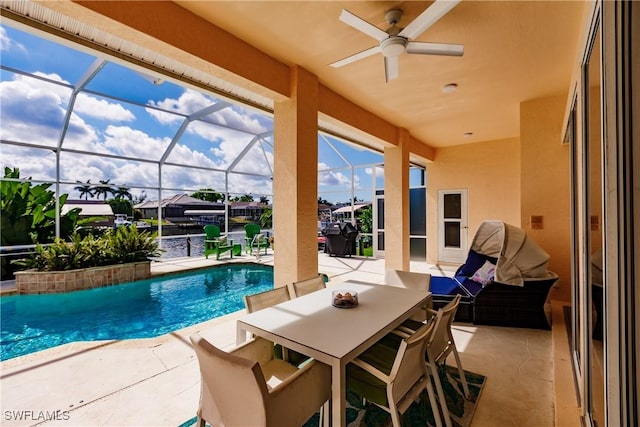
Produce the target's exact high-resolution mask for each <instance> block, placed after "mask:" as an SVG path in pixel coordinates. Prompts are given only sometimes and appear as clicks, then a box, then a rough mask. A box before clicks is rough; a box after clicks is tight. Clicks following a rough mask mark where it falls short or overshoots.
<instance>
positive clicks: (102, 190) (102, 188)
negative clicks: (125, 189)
mask: <svg viewBox="0 0 640 427" xmlns="http://www.w3.org/2000/svg"><path fill="white" fill-rule="evenodd" d="M109 181H111V180H110V179H107V180H100V184H99V185H96V186H94V187H93V194H95V196H96V197H97V198H100V196H102V198H103V199H104V200H107V196H108V195H109V194H113V189H112V188H111V184H109Z"/></svg>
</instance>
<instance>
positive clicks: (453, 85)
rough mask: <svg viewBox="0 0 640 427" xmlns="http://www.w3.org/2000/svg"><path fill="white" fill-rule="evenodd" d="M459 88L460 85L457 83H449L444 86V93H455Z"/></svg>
mask: <svg viewBox="0 0 640 427" xmlns="http://www.w3.org/2000/svg"><path fill="white" fill-rule="evenodd" d="M456 89H458V85H457V84H456V83H449V84H447V85H444V86H442V92H443V93H453V92H455V91H456Z"/></svg>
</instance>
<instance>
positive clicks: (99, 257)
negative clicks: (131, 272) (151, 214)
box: [13, 226, 162, 271]
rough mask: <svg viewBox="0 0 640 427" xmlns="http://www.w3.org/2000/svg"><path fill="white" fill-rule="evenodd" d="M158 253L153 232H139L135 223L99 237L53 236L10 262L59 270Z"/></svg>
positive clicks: (136, 259)
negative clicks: (28, 253) (46, 243)
mask: <svg viewBox="0 0 640 427" xmlns="http://www.w3.org/2000/svg"><path fill="white" fill-rule="evenodd" d="M161 252H162V250H161V249H160V248H159V247H158V243H157V242H156V240H155V234H151V233H146V232H144V233H141V232H139V231H138V229H137V228H136V227H135V226H133V227H118V228H117V229H116V230H109V231H108V232H106V233H105V234H104V235H102V236H99V237H94V236H93V235H91V234H89V235H87V236H85V237H81V235H80V234H79V233H74V234H73V236H72V238H71V241H70V242H65V241H63V240H60V239H56V241H55V242H54V243H52V244H51V245H48V246H42V245H41V244H37V245H36V249H35V252H34V253H33V254H32V255H31V256H30V257H28V258H22V259H20V260H16V261H13V263H14V264H16V265H18V266H20V267H23V268H32V269H36V270H38V271H63V270H75V269H78V268H87V267H98V266H102V265H112V264H123V263H129V262H139V261H147V260H148V259H149V258H153V257H158V256H160V254H161Z"/></svg>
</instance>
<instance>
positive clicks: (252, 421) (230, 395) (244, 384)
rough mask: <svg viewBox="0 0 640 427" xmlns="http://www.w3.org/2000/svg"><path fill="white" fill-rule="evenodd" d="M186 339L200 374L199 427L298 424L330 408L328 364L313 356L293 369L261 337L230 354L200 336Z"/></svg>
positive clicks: (286, 426) (275, 426) (287, 425)
mask: <svg viewBox="0 0 640 427" xmlns="http://www.w3.org/2000/svg"><path fill="white" fill-rule="evenodd" d="M190 339H191V342H192V344H193V347H194V349H195V352H196V355H197V357H198V364H199V366H200V374H201V388H200V404H199V406H198V411H197V416H198V426H200V427H204V426H205V424H207V423H208V424H209V425H214V426H218V425H224V426H256V427H257V426H264V427H271V426H274V427H300V426H301V425H303V424H304V423H305V421H307V420H308V419H309V418H311V417H312V416H313V414H315V413H316V412H317V411H318V410H319V409H320V408H321V407H323V406H325V405H326V406H325V409H326V408H328V405H327V402H328V401H329V399H330V398H331V368H330V367H329V366H328V365H325V364H323V363H320V362H318V361H316V360H312V361H311V362H309V363H307V364H305V365H304V366H303V367H301V368H297V367H295V366H293V365H290V364H289V363H287V362H285V361H283V360H279V359H274V357H273V343H272V342H271V341H268V340H265V339H263V338H256V339H253V340H251V341H248V342H247V343H244V344H243V345H241V346H239V347H237V348H236V349H234V350H232V351H230V352H228V353H227V352H225V351H222V350H220V349H219V348H217V347H215V346H214V345H213V344H211V343H210V342H208V341H207V340H205V339H204V338H202V337H201V336H200V335H198V334H194V335H192V336H191V337H190ZM322 413H328V412H327V411H321V414H322Z"/></svg>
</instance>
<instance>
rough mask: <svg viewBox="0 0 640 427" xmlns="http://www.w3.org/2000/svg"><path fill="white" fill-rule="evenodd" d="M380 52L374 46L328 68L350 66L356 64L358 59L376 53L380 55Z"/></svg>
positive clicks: (377, 47)
mask: <svg viewBox="0 0 640 427" xmlns="http://www.w3.org/2000/svg"><path fill="white" fill-rule="evenodd" d="M380 52H382V51H381V50H380V46H374V47H371V48H369V49H367V50H363V51H362V52H359V53H356V54H354V55H351V56H347V57H346V58H343V59H341V60H339V61H336V62H334V63H332V64H329V66H331V67H333V68H338V67H342V66H343V65H347V64H351V63H352V62H356V61H357V60H359V59H362V58H366V57H368V56H371V55H375V54H376V53H380Z"/></svg>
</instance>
